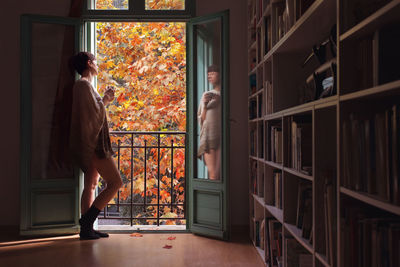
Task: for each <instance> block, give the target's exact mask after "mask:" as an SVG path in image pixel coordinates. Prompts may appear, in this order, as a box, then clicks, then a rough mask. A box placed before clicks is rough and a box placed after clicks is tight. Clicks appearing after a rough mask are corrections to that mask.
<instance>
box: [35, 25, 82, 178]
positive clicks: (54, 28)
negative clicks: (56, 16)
mask: <svg viewBox="0 0 400 267" xmlns="http://www.w3.org/2000/svg"><path fill="white" fill-rule="evenodd" d="M74 45H75V26H74V25H62V24H49V23H33V24H32V50H31V51H32V57H31V71H32V77H31V82H32V91H31V92H32V114H31V116H32V135H31V179H33V180H37V179H63V178H64V179H65V178H68V179H73V178H74V175H73V166H72V165H71V164H70V162H69V161H68V146H67V145H68V131H69V108H68V106H69V105H70V104H71V100H72V98H71V97H72V96H71V92H72V91H71V86H72V84H73V82H74V75H73V74H71V72H70V70H69V67H68V60H69V58H70V57H71V56H72V55H73V54H74V51H75V50H74V49H75V46H74Z"/></svg>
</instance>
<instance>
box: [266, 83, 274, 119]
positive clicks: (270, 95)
mask: <svg viewBox="0 0 400 267" xmlns="http://www.w3.org/2000/svg"><path fill="white" fill-rule="evenodd" d="M265 92H266V99H267V100H266V103H265V108H266V110H265V112H266V114H272V113H273V106H272V105H273V91H272V83H271V82H269V81H266V82H265Z"/></svg>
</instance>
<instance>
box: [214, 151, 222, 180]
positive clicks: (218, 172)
mask: <svg viewBox="0 0 400 267" xmlns="http://www.w3.org/2000/svg"><path fill="white" fill-rule="evenodd" d="M214 151H215V167H214V168H215V177H216V179H217V180H219V179H220V175H221V147H219V148H217V149H216V150H214Z"/></svg>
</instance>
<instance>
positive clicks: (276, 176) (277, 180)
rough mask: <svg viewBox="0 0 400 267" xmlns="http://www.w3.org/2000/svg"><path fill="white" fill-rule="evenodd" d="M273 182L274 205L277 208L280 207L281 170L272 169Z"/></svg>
mask: <svg viewBox="0 0 400 267" xmlns="http://www.w3.org/2000/svg"><path fill="white" fill-rule="evenodd" d="M272 181H273V184H272V188H273V189H274V191H273V192H274V203H273V204H274V206H275V207H277V208H278V209H282V172H281V171H279V170H274V172H273V180H272Z"/></svg>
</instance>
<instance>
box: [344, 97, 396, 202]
mask: <svg viewBox="0 0 400 267" xmlns="http://www.w3.org/2000/svg"><path fill="white" fill-rule="evenodd" d="M399 119H400V105H398V104H395V105H393V106H392V107H391V108H387V109H385V110H383V111H379V112H377V113H374V114H372V115H369V116H367V117H365V114H363V116H362V117H360V116H359V117H357V115H356V114H350V116H349V120H346V121H344V122H343V126H342V140H343V142H342V146H343V149H342V151H343V157H342V158H343V162H342V165H343V173H342V184H343V186H344V187H346V188H349V189H352V190H355V191H359V192H364V193H368V194H370V195H372V196H374V197H376V198H378V199H380V200H383V201H386V202H392V203H394V204H396V205H400V192H399V191H400V162H399V160H400V131H399V123H400V122H399Z"/></svg>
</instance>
